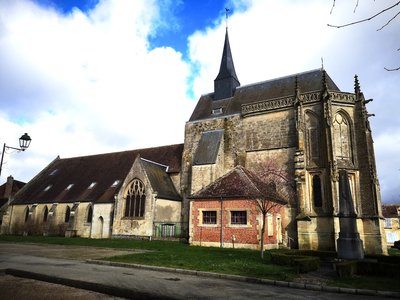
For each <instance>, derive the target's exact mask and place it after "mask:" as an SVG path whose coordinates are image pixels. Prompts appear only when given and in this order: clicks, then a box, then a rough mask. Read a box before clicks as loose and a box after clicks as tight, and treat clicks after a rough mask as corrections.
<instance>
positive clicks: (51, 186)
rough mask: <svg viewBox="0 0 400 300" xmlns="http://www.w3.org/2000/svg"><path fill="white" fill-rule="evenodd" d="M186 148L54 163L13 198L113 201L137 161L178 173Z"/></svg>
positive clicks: (22, 200)
mask: <svg viewBox="0 0 400 300" xmlns="http://www.w3.org/2000/svg"><path fill="white" fill-rule="evenodd" d="M182 152H183V144H177V145H170V146H162V147H155V148H146V149H139V150H131V151H123V152H114V153H105V154H98V155H91V156H82V157H73V158H66V159H60V158H57V159H55V160H54V161H53V162H52V163H50V164H49V165H48V166H47V167H46V168H45V169H44V170H43V171H41V172H40V173H39V174H38V175H37V176H36V177H35V178H33V179H32V180H31V181H30V182H29V183H27V185H26V186H25V187H24V188H23V189H21V190H20V191H19V192H18V193H17V194H16V195H15V197H14V201H13V204H23V203H57V202H59V203H60V202H69V203H71V202H77V201H80V202H94V203H109V202H113V201H114V195H115V194H116V193H118V191H119V189H120V187H121V184H122V182H123V180H124V179H125V178H126V176H127V174H128V172H129V170H130V169H131V167H132V165H133V162H134V160H135V159H136V157H137V156H138V155H140V157H142V158H145V159H148V160H151V161H154V162H157V163H160V164H163V165H166V166H168V172H170V173H171V172H179V171H180V167H181V160H182Z"/></svg>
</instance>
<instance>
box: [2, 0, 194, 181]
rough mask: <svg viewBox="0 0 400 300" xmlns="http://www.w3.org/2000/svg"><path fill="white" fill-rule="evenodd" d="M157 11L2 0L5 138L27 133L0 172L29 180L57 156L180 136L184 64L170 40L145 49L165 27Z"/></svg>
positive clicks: (111, 3)
mask: <svg viewBox="0 0 400 300" xmlns="http://www.w3.org/2000/svg"><path fill="white" fill-rule="evenodd" d="M164 9H165V8H164ZM6 12H7V13H6ZM159 13H160V11H159V7H158V6H157V5H156V3H155V2H154V1H121V0H104V1H100V2H99V4H98V5H97V6H96V7H95V8H94V9H93V10H91V11H89V12H87V13H83V12H81V11H80V10H78V9H75V10H74V11H73V12H72V13H70V14H68V15H62V14H60V13H59V12H58V11H56V10H54V9H53V8H43V7H39V6H38V5H36V4H33V3H32V2H30V1H24V0H18V1H6V2H4V1H3V2H0V20H1V23H0V26H1V27H0V32H1V38H0V53H1V61H0V66H1V68H0V98H1V101H0V106H1V111H2V114H1V116H0V120H1V122H2V125H4V126H2V128H7V134H3V130H2V136H1V140H2V141H3V139H4V141H5V142H7V145H9V144H10V146H14V145H13V144H12V143H13V141H15V143H16V144H18V140H17V139H18V137H19V136H20V135H21V134H22V133H24V132H28V133H29V134H30V135H31V137H32V139H33V141H32V144H31V147H30V148H29V151H26V152H25V153H23V154H22V153H21V154H18V159H17V158H16V157H14V155H15V154H11V153H10V154H7V155H6V160H7V164H5V165H4V167H3V172H2V177H3V178H5V177H6V176H8V175H9V174H11V173H12V175H13V176H14V177H15V178H17V179H19V180H29V179H30V178H31V177H32V176H33V175H34V174H35V173H37V172H38V171H40V170H41V169H42V168H43V167H44V166H45V165H46V164H48V163H49V162H50V161H51V160H52V159H54V158H55V157H56V156H57V155H58V154H59V155H60V156H61V157H69V156H75V155H87V154H92V153H102V152H106V151H116V150H126V149H132V148H138V147H150V146H155V145H164V144H169V143H179V142H183V133H184V123H185V121H186V120H187V119H188V116H189V115H190V113H191V110H192V108H193V106H194V103H193V101H190V99H188V97H187V96H186V94H187V86H186V82H187V80H188V76H189V65H188V64H187V63H186V62H184V61H183V59H182V56H181V54H180V53H179V52H176V51H175V50H174V49H172V48H156V49H153V50H150V49H149V44H148V38H149V36H151V35H153V34H155V33H156V30H157V28H158V26H164V27H165V26H166V25H165V24H164V23H163V24H161V23H160V19H159V18H160V16H159ZM177 83H178V84H177ZM15 143H14V144H15ZM27 166H29V170H26V169H27V168H26V167H27Z"/></svg>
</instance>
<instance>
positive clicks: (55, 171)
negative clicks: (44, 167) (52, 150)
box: [50, 169, 58, 176]
mask: <svg viewBox="0 0 400 300" xmlns="http://www.w3.org/2000/svg"><path fill="white" fill-rule="evenodd" d="M57 172H58V169H54V170H53V171H51V173H50V176H54V175H56V173H57Z"/></svg>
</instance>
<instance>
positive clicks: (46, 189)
mask: <svg viewBox="0 0 400 300" xmlns="http://www.w3.org/2000/svg"><path fill="white" fill-rule="evenodd" d="M51 187H52V185H51V184H50V185H48V186H46V187H45V189H44V190H43V191H44V192H47V191H48V190H49V189H51Z"/></svg>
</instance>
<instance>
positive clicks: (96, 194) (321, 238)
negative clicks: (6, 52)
mask: <svg viewBox="0 0 400 300" xmlns="http://www.w3.org/2000/svg"><path fill="white" fill-rule="evenodd" d="M368 102H369V100H365V98H364V95H363V93H362V91H361V88H360V84H359V81H358V78H357V76H356V77H355V79H354V91H352V92H342V91H341V90H340V89H339V88H338V87H337V86H336V84H335V83H334V81H333V80H332V79H331V78H330V76H329V75H328V73H327V72H326V71H325V70H323V69H317V70H311V71H306V72H303V73H299V74H294V75H289V76H286V77H282V78H276V79H272V80H267V81H263V82H259V83H255V84H250V85H246V86H241V85H240V82H239V79H238V76H237V75H236V72H235V68H234V63H233V58H232V53H231V48H230V45H229V37H228V32H226V35H225V42H224V47H223V53H222V59H221V65H220V69H219V73H218V75H217V77H216V78H215V80H214V91H213V92H211V93H208V94H204V95H203V96H201V97H200V99H199V100H198V103H197V105H196V107H195V109H194V111H193V113H192V115H191V116H190V118H189V120H188V122H187V123H186V125H185V137H184V143H183V144H178V145H169V146H162V147H155V148H148V149H139V150H132V151H125V152H118V153H107V154H101V155H93V156H85V157H75V158H68V159H60V158H56V159H55V160H54V161H53V162H51V163H50V164H49V165H48V166H47V167H46V168H45V169H44V170H43V171H41V172H40V173H39V174H38V175H37V176H36V177H34V178H33V179H32V180H31V181H30V182H29V183H27V184H26V186H24V188H23V189H22V190H21V191H19V192H18V193H17V194H16V195H15V197H14V199H13V201H12V203H11V205H10V207H9V209H8V211H7V213H6V214H5V215H4V216H3V223H2V226H1V233H3V234H49V235H50V234H61V235H66V236H83V237H92V238H107V237H122V236H125V237H126V236H127V237H135V238H138V237H140V238H156V237H184V238H187V239H188V240H189V242H190V243H192V244H201V243H200V242H199V234H198V233H199V232H206V231H207V230H208V232H211V231H210V230H211V229H210V228H213V227H214V228H217V229H218V228H219V231H218V230H217V232H219V234H217V236H218V237H217V238H216V237H215V236H214V237H213V238H212V237H211V235H210V236H209V238H207V235H204V236H202V243H203V244H204V245H221V246H226V247H230V246H234V245H236V246H239V247H249V248H257V247H259V245H258V244H259V243H260V240H261V238H260V232H261V227H262V223H263V222H262V221H263V220H262V217H260V211H259V210H258V209H256V208H255V206H254V203H255V202H254V201H256V198H257V197H258V198H257V199H260V197H264V199H266V200H268V201H269V202H271V203H278V204H279V205H278V206H275V208H274V209H273V210H271V211H270V212H269V213H268V214H267V217H266V220H265V225H266V229H265V230H266V231H265V232H266V233H267V234H266V236H267V237H268V238H265V240H264V241H265V243H267V246H268V247H269V248H274V247H278V246H279V245H281V244H283V245H288V246H290V247H298V248H300V249H320V250H335V249H336V247H337V246H336V245H337V243H336V241H337V239H338V236H339V232H340V226H339V219H340V217H341V214H340V207H339V203H340V201H339V198H340V197H341V196H340V190H339V182H338V181H339V172H343V171H346V174H347V177H348V182H349V184H350V190H351V193H350V194H351V195H350V196H347V198H349V199H350V201H351V202H352V203H351V204H352V205H351V206H352V207H353V208H354V209H353V211H352V212H351V215H352V216H353V217H354V218H355V219H356V226H357V231H358V233H359V236H360V238H361V240H362V243H363V247H364V250H365V253H376V254H380V253H387V249H386V239H385V234H384V231H383V230H384V226H383V217H382V212H381V199H380V190H379V183H378V179H377V175H376V167H375V156H374V149H373V140H372V135H371V128H370V126H369V121H368V117H369V114H368V112H367V109H366V104H367V103H368ZM232 172H233V173H232ZM268 174H274V175H275V178H278V180H277V181H276V180H275V179H273V177H271V176H269V175H268ZM228 175H229V176H230V177H229V178H230V180H229V179H226V176H228ZM224 176H225V177H224ZM232 178H237V179H238V181H236V182H237V184H236V185H237V186H241V187H243V188H241V189H235V188H236V187H235V181H234V180H233V179H232ZM239 179H240V180H239ZM260 182H264V183H265V184H266V185H268V186H273V194H274V195H278V194H279V197H274V196H272V194H271V195H266V194H265V193H264V194H263V192H262V191H263V188H260V186H259V183H260ZM228 183H229V184H230V187H227V186H225V185H227V184H228ZM217 187H219V188H220V192H219V190H218V188H217ZM256 188H257V190H258V191H261V192H260V193H259V196H260V197H259V196H257V197H256V196H255V193H254V190H255V189H256ZM238 190H240V195H238V194H234V193H235V192H234V191H238ZM210 191H212V193H213V194H210ZM261 194H263V195H261ZM239 196H240V197H239ZM225 228H230V229H232V228H233V229H234V230H235V231H234V232H235V233H234V234H225V235H224V234H221V232H223V230H224V229H225ZM249 228H250V229H251V231H246V230H248V229H249ZM232 232H233V231H232ZM244 232H247V234H243V233H244ZM249 235H253V236H252V237H251V238H250V239H249V240H251V241H252V242H251V243H250V242H248V241H247V240H246V238H248V237H249ZM207 239H209V240H207ZM211 239H214V240H212V241H211ZM232 241H233V242H234V243H232ZM235 243H236V244H235Z"/></svg>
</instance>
